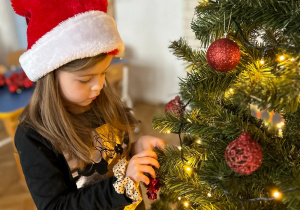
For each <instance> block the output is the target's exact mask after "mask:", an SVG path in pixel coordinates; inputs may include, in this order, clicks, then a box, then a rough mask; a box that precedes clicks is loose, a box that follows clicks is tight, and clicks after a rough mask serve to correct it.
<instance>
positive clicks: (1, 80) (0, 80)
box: [0, 74, 5, 87]
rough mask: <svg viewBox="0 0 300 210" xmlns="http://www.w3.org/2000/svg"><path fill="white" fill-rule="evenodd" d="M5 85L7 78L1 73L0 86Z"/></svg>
mask: <svg viewBox="0 0 300 210" xmlns="http://www.w3.org/2000/svg"><path fill="white" fill-rule="evenodd" d="M4 85H5V78H4V75H3V74H0V87H3V86H4Z"/></svg>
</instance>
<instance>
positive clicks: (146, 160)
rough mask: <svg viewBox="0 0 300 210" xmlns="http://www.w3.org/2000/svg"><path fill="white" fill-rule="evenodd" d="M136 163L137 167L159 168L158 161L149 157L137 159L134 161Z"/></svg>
mask: <svg viewBox="0 0 300 210" xmlns="http://www.w3.org/2000/svg"><path fill="white" fill-rule="evenodd" d="M136 163H137V164H139V165H152V166H154V167H155V168H159V167H160V165H159V163H158V161H157V160H156V159H154V158H151V157H142V158H137V159H136Z"/></svg>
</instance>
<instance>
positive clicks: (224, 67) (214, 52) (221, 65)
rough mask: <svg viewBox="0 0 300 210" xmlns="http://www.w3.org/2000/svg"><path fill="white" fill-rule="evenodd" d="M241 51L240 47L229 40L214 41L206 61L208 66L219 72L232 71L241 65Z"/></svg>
mask: <svg viewBox="0 0 300 210" xmlns="http://www.w3.org/2000/svg"><path fill="white" fill-rule="evenodd" d="M240 57H241V51H240V48H239V46H238V45H237V44H236V43H235V42H234V41H232V40H230V39H228V38H223V39H218V40H216V41H214V42H213V43H212V44H211V45H210V46H209V48H208V50H207V53H206V59H207V62H208V65H210V67H212V68H213V69H215V70H217V71H222V72H226V71H230V70H231V69H233V68H235V67H236V65H237V64H238V63H239V61H240Z"/></svg>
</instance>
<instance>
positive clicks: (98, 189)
mask: <svg viewBox="0 0 300 210" xmlns="http://www.w3.org/2000/svg"><path fill="white" fill-rule="evenodd" d="M15 145H16V148H17V150H18V153H19V155H20V161H21V166H22V170H23V173H24V175H25V179H26V183H27V185H28V188H29V191H30V193H31V196H32V198H33V200H34V202H35V204H36V206H37V208H38V209H65V210H73V209H74V210H75V209H76V210H77V209H118V208H121V207H124V206H126V205H129V204H130V203H131V202H132V201H131V199H129V198H127V197H126V196H125V194H118V193H117V192H116V191H115V189H114V187H113V183H114V182H115V181H116V178H115V177H111V178H109V179H107V180H105V181H101V182H99V183H97V184H95V185H91V186H87V187H84V188H81V189H77V187H76V183H75V181H74V179H73V178H72V175H71V172H70V170H69V167H68V164H67V162H66V160H65V158H64V156H63V155H61V154H58V153H57V152H55V149H54V148H53V147H52V145H51V143H50V142H49V141H47V140H46V139H45V138H43V137H42V136H40V135H39V134H38V133H37V132H36V131H34V130H32V129H29V130H28V131H27V132H25V131H24V130H23V129H22V128H21V126H20V125H19V127H18V129H17V132H16V135H15Z"/></svg>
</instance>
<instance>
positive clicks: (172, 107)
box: [165, 96, 185, 118]
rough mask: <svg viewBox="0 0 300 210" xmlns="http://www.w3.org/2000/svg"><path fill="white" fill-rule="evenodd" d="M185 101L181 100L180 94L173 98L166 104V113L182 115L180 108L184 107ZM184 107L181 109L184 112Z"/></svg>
mask: <svg viewBox="0 0 300 210" xmlns="http://www.w3.org/2000/svg"><path fill="white" fill-rule="evenodd" d="M182 106H183V103H182V102H181V101H180V98H179V96H176V97H175V99H173V100H171V101H170V102H169V103H167V104H166V106H165V112H166V114H169V113H170V112H172V113H173V114H174V115H175V116H176V117H178V118H179V117H180V113H179V111H180V109H181V108H182ZM184 110H185V109H184V108H183V109H182V110H181V111H182V112H184Z"/></svg>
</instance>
